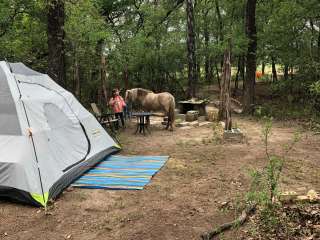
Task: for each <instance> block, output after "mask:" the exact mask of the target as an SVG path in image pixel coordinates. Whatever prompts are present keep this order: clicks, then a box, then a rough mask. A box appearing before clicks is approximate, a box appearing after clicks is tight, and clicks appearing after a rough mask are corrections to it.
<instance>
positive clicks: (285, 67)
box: [283, 64, 289, 80]
mask: <svg viewBox="0 0 320 240" xmlns="http://www.w3.org/2000/svg"><path fill="white" fill-rule="evenodd" d="M283 77H284V79H285V80H288V78H289V65H288V64H285V65H284V71H283Z"/></svg>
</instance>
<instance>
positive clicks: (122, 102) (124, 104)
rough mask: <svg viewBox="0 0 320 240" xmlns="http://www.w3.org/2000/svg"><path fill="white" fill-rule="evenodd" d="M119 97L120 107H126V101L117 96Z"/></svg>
mask: <svg viewBox="0 0 320 240" xmlns="http://www.w3.org/2000/svg"><path fill="white" fill-rule="evenodd" d="M119 97H120V101H121V104H122V107H126V106H127V104H126V102H125V101H124V100H123V98H122V97H121V96H119Z"/></svg>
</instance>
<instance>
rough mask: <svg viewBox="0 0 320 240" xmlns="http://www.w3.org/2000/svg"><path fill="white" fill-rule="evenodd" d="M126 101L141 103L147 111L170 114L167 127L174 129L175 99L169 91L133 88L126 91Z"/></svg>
mask: <svg viewBox="0 0 320 240" xmlns="http://www.w3.org/2000/svg"><path fill="white" fill-rule="evenodd" d="M125 101H126V102H132V103H134V104H139V105H140V106H141V107H142V109H143V110H145V111H161V112H164V113H165V114H166V116H168V122H167V127H166V129H168V128H169V126H170V130H171V131H172V130H173V124H174V109H175V99H174V97H173V96H172V95H171V94H170V93H168V92H163V93H154V92H152V91H149V90H146V89H143V88H133V89H131V90H127V91H126V97H125Z"/></svg>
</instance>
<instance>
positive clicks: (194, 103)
mask: <svg viewBox="0 0 320 240" xmlns="http://www.w3.org/2000/svg"><path fill="white" fill-rule="evenodd" d="M178 103H181V104H193V105H201V104H206V101H205V100H197V101H190V100H187V101H179V102H178Z"/></svg>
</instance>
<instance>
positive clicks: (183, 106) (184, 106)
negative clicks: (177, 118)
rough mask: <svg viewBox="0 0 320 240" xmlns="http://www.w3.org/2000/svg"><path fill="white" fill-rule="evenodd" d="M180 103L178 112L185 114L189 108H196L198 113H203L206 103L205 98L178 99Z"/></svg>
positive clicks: (204, 112)
mask: <svg viewBox="0 0 320 240" xmlns="http://www.w3.org/2000/svg"><path fill="white" fill-rule="evenodd" d="M178 103H179V104H180V110H181V112H180V113H183V114H185V113H186V112H188V111H190V110H196V111H198V112H199V115H202V116H203V115H205V114H206V104H207V101H205V100H194V99H190V100H187V101H180V102H178Z"/></svg>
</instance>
